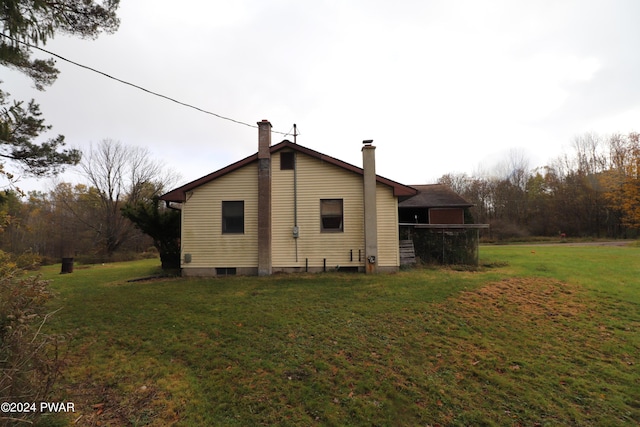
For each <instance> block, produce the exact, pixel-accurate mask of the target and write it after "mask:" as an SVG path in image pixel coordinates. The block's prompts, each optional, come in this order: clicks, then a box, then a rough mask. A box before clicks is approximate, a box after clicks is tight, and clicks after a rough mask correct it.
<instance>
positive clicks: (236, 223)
mask: <svg viewBox="0 0 640 427" xmlns="http://www.w3.org/2000/svg"><path fill="white" fill-rule="evenodd" d="M243 233H244V201H230V202H222V234H243Z"/></svg>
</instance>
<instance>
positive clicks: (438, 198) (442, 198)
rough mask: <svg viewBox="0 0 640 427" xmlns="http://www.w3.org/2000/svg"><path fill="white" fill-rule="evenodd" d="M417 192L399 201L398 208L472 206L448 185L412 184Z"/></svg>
mask: <svg viewBox="0 0 640 427" xmlns="http://www.w3.org/2000/svg"><path fill="white" fill-rule="evenodd" d="M411 187H412V188H415V189H416V190H418V194H416V195H415V196H413V197H410V198H408V199H406V200H404V201H402V202H400V203H398V207H399V208H444V207H447V208H468V207H471V206H473V204H472V203H469V202H468V201H466V200H465V199H464V198H462V197H461V196H460V195H459V194H458V193H456V192H455V191H453V190H452V189H451V188H450V187H448V186H446V185H443V184H429V185H412V186H411Z"/></svg>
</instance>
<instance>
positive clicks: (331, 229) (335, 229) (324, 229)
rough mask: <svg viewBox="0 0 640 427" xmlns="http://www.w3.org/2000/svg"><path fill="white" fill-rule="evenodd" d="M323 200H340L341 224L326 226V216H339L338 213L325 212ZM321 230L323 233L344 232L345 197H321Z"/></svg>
mask: <svg viewBox="0 0 640 427" xmlns="http://www.w3.org/2000/svg"><path fill="white" fill-rule="evenodd" d="M323 202H340V216H339V218H340V226H339V227H325V218H326V219H330V218H338V215H328V214H323V209H322V207H323V204H324V203H323ZM320 232H321V233H344V199H320Z"/></svg>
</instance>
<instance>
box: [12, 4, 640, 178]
mask: <svg viewBox="0 0 640 427" xmlns="http://www.w3.org/2000/svg"><path fill="white" fill-rule="evenodd" d="M119 16H120V18H121V26H120V29H119V30H118V32H117V33H115V34H113V35H102V36H100V37H99V38H98V39H97V40H81V39H74V38H69V37H62V36H58V37H57V38H56V39H54V40H53V41H50V42H49V43H47V45H46V46H45V48H46V49H48V50H50V51H53V52H55V53H57V54H59V55H61V56H63V57H66V58H68V59H71V60H73V61H76V62H78V63H81V64H84V65H87V66H89V67H92V68H96V69H98V70H100V71H103V72H105V73H107V74H110V75H112V76H114V77H117V78H119V79H122V80H126V81H129V82H131V83H134V84H137V85H140V86H143V87H145V88H147V89H149V90H152V91H155V92H159V93H161V94H163V95H166V96H169V97H172V98H175V99H178V100H180V101H182V102H185V103H189V104H193V105H195V106H197V107H199V108H202V109H205V110H208V111H211V112H214V113H216V114H220V115H223V116H226V117H230V118H233V119H235V120H239V121H243V122H247V123H250V124H255V123H256V122H257V121H260V120H262V119H267V120H269V121H271V123H272V124H273V130H275V131H280V132H288V131H290V130H291V128H292V125H293V123H296V124H297V125H298V129H299V132H300V136H299V137H298V143H299V144H301V145H304V146H306V147H309V148H312V149H314V150H317V151H320V152H322V153H325V154H328V155H331V156H333V157H337V158H339V159H341V160H344V161H347V162H349V163H352V164H355V165H357V166H361V163H362V160H361V153H360V148H361V142H362V140H364V139H373V140H374V144H375V145H376V146H377V147H378V148H377V151H376V155H377V172H378V173H379V174H380V175H383V176H385V177H387V178H390V179H393V180H396V181H399V182H402V183H404V184H420V183H430V182H435V180H437V178H438V177H440V176H441V175H443V174H445V173H462V172H465V173H468V174H473V173H474V172H476V171H477V170H478V169H479V168H485V169H486V168H490V167H491V166H492V165H493V164H495V163H497V162H499V161H500V160H502V159H504V158H505V157H507V156H508V153H509V152H510V151H511V150H514V149H515V150H520V151H521V152H524V153H525V154H526V156H527V157H528V159H529V161H530V166H531V167H535V166H538V165H544V164H547V163H549V161H550V160H552V159H554V158H556V157H557V156H559V155H560V154H561V153H562V152H563V151H567V150H568V147H569V145H570V143H571V141H572V139H573V138H574V137H575V136H577V135H582V134H584V133H586V132H596V133H598V134H603V135H605V134H610V133H613V132H620V133H628V132H631V131H640V25H638V17H640V2H639V1H637V0H606V1H604V0H603V1H592V0H550V1H545V0H536V1H512V0H505V1H494V0H491V1H480V0H468V1H451V0H435V1H426V0H415V1H411V0H407V1H403V0H396V1H393V2H392V1H381V0H366V1H365V0H353V1H346V0H341V1H338V0H333V1H322V0H316V1H313V2H301V1H292V0H274V1H271V0H269V1H266V0H233V1H228V0H226V1H217V0H216V1H212V0H207V1H205V0H199V1H198V0H183V1H181V2H175V1H168V0H154V1H153V2H149V1H142V0H123V1H122V4H121V7H120V12H119ZM38 56H43V55H41V54H39V55H38ZM57 64H58V67H59V69H60V71H61V74H60V77H59V78H58V81H57V82H56V83H55V84H54V85H53V86H52V87H50V88H48V89H47V90H46V92H38V91H36V90H35V89H33V88H32V84H31V82H30V81H29V80H28V79H27V78H26V77H24V76H22V75H21V74H19V73H17V72H13V71H9V70H7V69H4V68H3V69H1V72H2V76H1V77H0V78H1V79H2V80H3V81H4V84H3V85H2V88H3V90H5V91H7V92H10V93H11V94H12V96H13V97H14V98H18V99H30V98H32V97H33V98H36V100H37V101H38V102H39V103H40V104H41V109H42V111H43V113H44V116H45V117H46V120H47V122H48V123H49V124H51V125H53V132H54V133H55V134H58V133H61V134H64V135H65V136H66V140H67V143H68V144H69V145H70V146H73V147H76V148H80V149H85V148H88V147H89V145H90V144H91V143H92V142H93V143H96V142H98V141H100V140H102V139H105V138H111V139H116V140H120V141H122V142H123V143H126V144H130V145H138V146H143V147H146V148H148V149H149V150H150V152H151V153H152V155H153V156H154V158H155V159H157V160H158V161H162V162H164V163H166V164H167V166H168V167H170V168H172V169H173V170H175V171H176V172H178V173H180V174H181V175H182V182H188V181H191V180H194V179H197V178H199V177H201V176H203V175H205V174H208V173H210V172H213V171H215V170H217V169H220V168H222V167H224V166H226V165H228V164H229V163H232V162H234V161H237V160H240V159H241V158H244V157H246V156H249V155H251V154H253V153H255V152H256V151H257V141H258V131H257V129H254V128H250V127H247V126H243V125H239V124H235V123H232V122H229V121H225V120H221V119H219V118H216V117H213V116H210V115H207V114H203V113H201V112H198V111H195V110H193V109H189V108H185V107H183V106H180V105H178V104H175V103H172V102H170V101H167V100H165V99H161V98H158V97H155V96H152V95H150V94H148V93H145V92H142V91H140V90H137V89H135V88H132V87H130V86H126V85H123V84H121V83H118V82H116V81H113V80H110V79H108V78H105V77H104V76H101V75H99V74H96V73H92V72H90V71H88V70H85V69H82V68H79V67H77V66H75V65H72V64H69V63H66V62H64V61H60V60H58V62H57ZM283 138H284V137H283V135H279V134H274V135H273V137H272V140H273V143H274V144H275V143H277V142H280V141H281V140H282V139H283ZM287 138H288V139H291V140H292V139H293V138H292V137H291V136H289V137H287ZM64 178H65V179H77V178H74V177H73V176H72V175H71V174H65V176H64ZM47 185H48V182H47V181H46V180H45V181H40V182H37V183H34V182H33V181H25V182H24V186H25V187H26V188H27V189H33V188H34V186H35V187H38V186H40V187H41V189H46V186H47Z"/></svg>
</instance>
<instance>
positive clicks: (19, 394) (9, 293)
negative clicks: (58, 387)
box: [0, 251, 65, 425]
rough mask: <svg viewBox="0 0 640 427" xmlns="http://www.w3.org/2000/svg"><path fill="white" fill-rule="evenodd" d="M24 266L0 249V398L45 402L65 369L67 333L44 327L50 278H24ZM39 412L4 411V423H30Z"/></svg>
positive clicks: (1, 422) (1, 416)
mask: <svg viewBox="0 0 640 427" xmlns="http://www.w3.org/2000/svg"><path fill="white" fill-rule="evenodd" d="M20 273H22V271H21V270H20V269H19V268H18V267H17V265H16V263H15V262H11V260H10V257H9V255H8V254H5V253H4V252H2V251H0V402H9V403H11V402H16V403H17V402H37V401H44V400H45V399H46V397H47V396H48V395H49V393H50V391H51V388H52V386H53V384H54V382H55V381H56V379H57V378H58V376H59V374H60V369H61V366H62V360H61V358H60V357H59V349H60V348H61V345H62V344H63V342H64V341H65V339H64V336H62V335H47V334H44V333H43V332H42V328H43V326H44V324H45V323H46V320H47V318H48V317H49V316H50V315H51V314H52V313H48V314H47V313H46V311H45V304H46V302H47V301H48V300H50V299H51V298H52V294H51V292H50V291H49V289H48V282H46V281H44V280H41V279H40V278H39V277H20ZM36 417H37V413H16V414H11V413H0V425H9V424H10V423H13V422H15V421H16V420H22V421H25V422H27V423H28V422H30V421H31V420H33V419H34V418H36Z"/></svg>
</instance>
